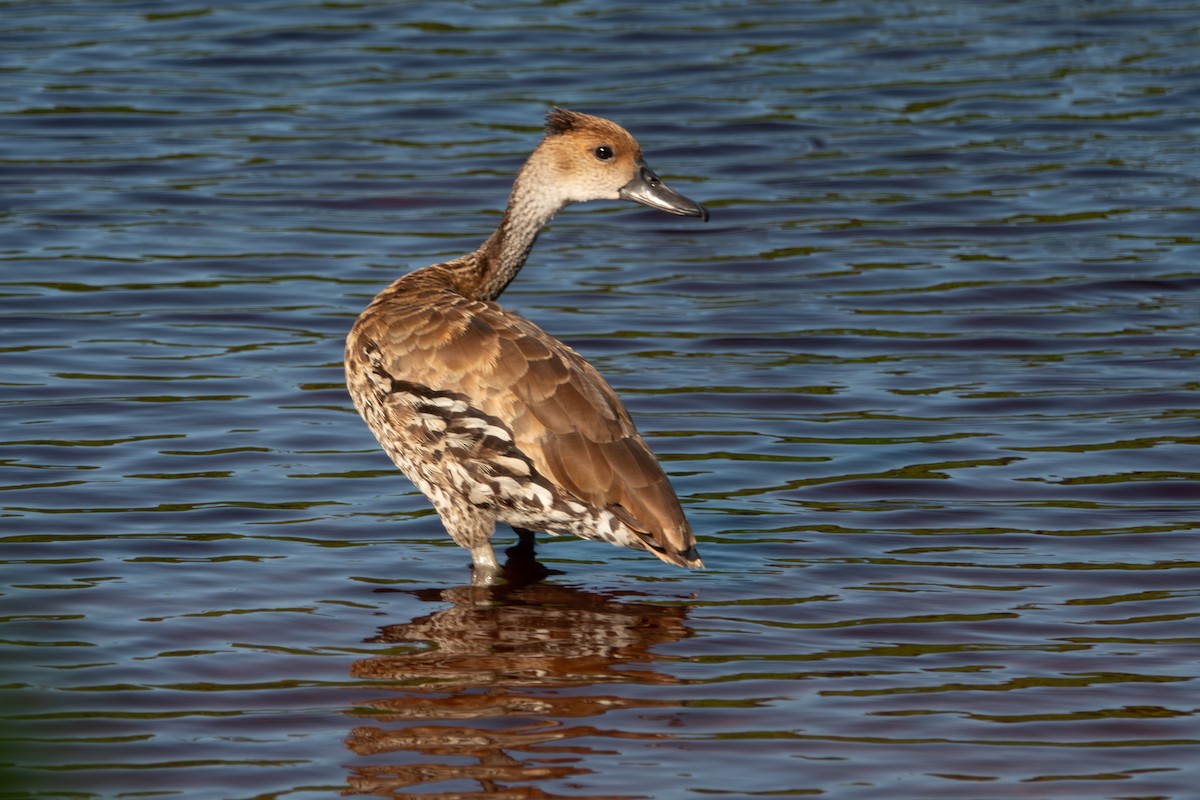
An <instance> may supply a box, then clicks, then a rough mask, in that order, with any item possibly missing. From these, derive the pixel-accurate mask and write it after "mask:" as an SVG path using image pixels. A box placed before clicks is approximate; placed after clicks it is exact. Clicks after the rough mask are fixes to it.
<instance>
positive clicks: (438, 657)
mask: <svg viewBox="0 0 1200 800" xmlns="http://www.w3.org/2000/svg"><path fill="white" fill-rule="evenodd" d="M413 594H415V596H416V597H418V598H419V599H421V600H423V601H426V602H439V603H445V602H448V603H451V606H450V608H446V609H443V610H440V611H435V612H434V613H432V614H429V615H426V616H423V617H419V618H417V619H414V620H413V621H412V622H408V623H405V624H401V625H389V626H386V627H384V628H382V629H381V630H380V633H379V635H378V636H377V637H375V638H373V639H372V640H371V641H373V642H397V643H399V642H423V643H429V644H430V645H432V648H431V649H428V650H422V651H418V652H410V653H404V654H400V655H387V656H379V657H374V658H367V659H363V660H361V661H358V662H355V663H354V665H353V666H352V668H351V672H352V675H353V676H354V677H356V678H363V679H370V680H380V681H389V682H394V683H396V684H400V685H402V690H401V691H399V692H398V693H397V694H395V695H392V696H389V697H385V698H380V699H378V700H373V701H370V702H369V703H367V704H366V706H365V708H363V710H362V711H361V712H360V713H361V714H363V715H365V716H369V717H372V718H373V719H374V720H375V722H376V724H374V725H364V726H361V727H357V728H355V729H354V730H353V731H351V733H350V737H349V739H348V740H347V745H348V747H349V748H350V749H351V750H352V751H353V752H355V753H356V754H358V755H360V756H380V755H381V754H388V755H387V758H386V759H379V760H380V761H386V763H372V764H365V765H363V764H360V765H356V766H355V767H353V774H352V776H351V778H350V787H351V789H350V791H349V793H367V794H377V795H383V796H407V795H404V794H403V793H404V791H405V790H406V789H407V788H409V787H414V786H417V785H429V784H436V783H439V782H442V781H455V782H456V784H458V783H462V782H466V781H470V782H475V783H477V784H478V790H479V792H480V793H486V795H487V796H488V797H522V798H524V797H550V796H553V795H549V794H546V793H545V792H544V791H542V790H541V789H534V788H533V787H527V788H515V789H506V788H504V787H503V786H502V785H500V784H507V783H520V782H526V781H541V780H546V779H555V778H559V779H561V778H566V777H569V776H572V775H580V774H586V773H588V772H590V771H591V770H589V769H584V768H581V767H579V766H577V765H578V763H579V762H580V761H582V760H583V758H585V757H586V756H588V755H590V754H593V753H595V752H596V751H595V749H594V748H593V747H592V746H591V745H589V744H586V743H584V742H581V741H578V740H581V739H584V738H588V737H597V736H599V737H602V738H604V739H629V738H638V739H648V738H649V739H661V738H667V735H666V734H663V733H632V732H620V731H613V730H601V729H599V728H597V727H595V726H593V725H588V724H582V723H575V722H571V720H582V719H584V718H587V717H596V716H599V715H602V714H604V713H606V712H608V711H612V710H614V709H618V708H630V707H645V708H653V707H661V706H665V705H674V703H673V702H671V703H668V702H664V701H661V700H654V699H632V698H629V697H620V696H616V695H614V694H609V693H605V692H604V691H603V688H604V687H605V686H606V685H610V684H614V683H636V684H639V685H655V684H670V683H676V682H677V681H676V680H675V679H673V678H671V677H669V676H666V675H663V674H660V673H658V672H655V671H654V670H652V669H648V668H646V667H645V666H639V665H644V664H648V663H650V662H651V661H652V657H651V656H650V655H649V650H650V648H652V647H654V646H655V645H659V644H663V643H667V642H674V641H678V640H679V639H682V638H684V637H685V636H688V635H689V631H688V628H687V627H686V626H685V625H684V622H683V620H684V616H685V614H686V609H685V608H682V607H677V606H662V605H651V604H648V603H634V602H625V601H622V600H618V599H614V598H612V597H607V596H604V595H600V594H595V593H591V592H586V591H582V590H580V589H576V588H572V587H569V586H556V585H550V584H543V583H521V582H514V583H508V584H504V585H500V586H463V587H459V588H454V589H446V590H432V589H431V590H420V591H417V592H414V593H413ZM656 658H661V656H658V657H656ZM573 740H576V741H574V742H573V743H572V741H573ZM454 788H455V789H457V790H448V791H449V793H448V794H445V795H442V794H424V793H423V794H422V795H421V796H422V797H443V796H444V797H450V796H453V797H470V796H475V794H474V792H468V793H465V794H464V793H463V791H462V789H461V787H460V786H457V785H456V786H455V787H454ZM498 792H499V794H497V793H498ZM572 796H574V797H578V796H579V795H572Z"/></svg>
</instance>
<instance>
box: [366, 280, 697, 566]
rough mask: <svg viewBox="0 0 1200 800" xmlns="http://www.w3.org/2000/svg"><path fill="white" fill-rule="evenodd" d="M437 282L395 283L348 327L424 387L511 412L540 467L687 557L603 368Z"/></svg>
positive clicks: (688, 544)
mask: <svg viewBox="0 0 1200 800" xmlns="http://www.w3.org/2000/svg"><path fill="white" fill-rule="evenodd" d="M422 294H424V296H421V295H422ZM436 294H437V295H438V296H437V297H436V298H435V297H430V296H429V294H428V293H421V292H415V293H414V292H412V291H411V290H408V291H405V292H404V293H403V294H402V295H401V294H400V293H397V294H396V295H393V296H392V298H390V299H391V302H386V301H385V302H379V303H377V304H376V306H375V309H374V313H368V314H364V315H363V317H362V318H361V319H360V321H359V324H358V327H357V328H356V330H355V333H353V334H352V336H359V337H366V338H369V339H372V340H374V341H376V342H377V343H378V344H379V345H381V347H380V351H381V352H382V353H385V354H387V358H388V362H387V363H386V364H384V365H383V366H384V368H385V369H387V371H388V372H389V373H390V374H392V375H393V376H395V377H397V378H400V379H402V380H406V381H411V382H413V383H417V384H421V385H424V386H428V387H430V388H431V389H442V388H453V390H454V391H456V392H461V393H462V394H465V395H466V396H468V397H469V398H470V400H471V404H472V405H474V406H476V407H477V408H479V409H480V410H481V411H483V412H484V413H486V414H488V415H490V416H493V417H495V418H498V419H501V420H505V421H507V422H508V423H509V424H510V426H511V428H512V433H513V438H514V441H515V443H516V445H517V447H518V448H519V449H520V450H521V451H522V452H523V453H525V454H526V456H527V457H529V459H530V460H531V461H532V462H533V464H534V466H535V467H536V468H537V470H538V471H539V472H540V473H542V474H543V475H544V476H546V477H547V478H549V479H550V480H551V481H552V482H554V483H555V484H557V485H559V486H561V487H562V488H564V489H566V490H567V491H568V492H570V493H571V494H573V495H575V497H577V498H579V499H580V500H583V501H585V502H587V503H589V504H590V505H592V506H593V507H596V508H605V509H609V510H610V511H612V512H613V513H614V514H616V515H617V516H618V517H619V518H621V519H622V520H623V521H625V522H626V524H628V525H629V526H630V527H631V528H633V529H635V530H637V531H639V532H641V533H642V534H645V538H647V539H648V541H649V543H650V544H651V545H653V546H654V549H656V550H657V549H660V548H661V549H663V550H665V551H666V554H668V555H676V554H683V553H688V555H687V556H686V557H685V558H684V559H683V560H679V559H678V556H677V555H676V558H675V559H667V560H672V561H673V562H674V563H684V561H687V562H690V563H691V565H695V563H697V562H698V559H695V554H694V550H693V549H692V548H693V547H694V538H693V536H692V532H691V528H690V527H689V525H688V523H687V521H686V519H685V518H684V516H683V511H682V509H681V508H680V506H679V500H678V499H677V498H676V496H675V492H674V490H673V489H672V488H671V485H670V483H669V481H668V480H667V477H666V475H665V474H664V473H663V470H662V468H661V467H660V466H659V464H658V461H657V460H655V458H654V455H653V454H652V453H651V452H650V448H649V447H648V446H647V445H646V443H645V441H644V440H643V439H642V437H641V436H640V435H639V434H638V432H637V430H636V428H635V427H634V425H633V422H632V420H631V419H630V418H629V414H628V412H626V410H625V408H624V407H623V406H622V405H621V401H620V400H619V399H618V397H617V395H616V393H615V392H614V391H613V390H612V388H611V387H610V386H609V385H608V383H607V382H605V380H604V379H603V378H602V377H601V376H600V373H598V372H597V371H596V369H595V368H594V367H592V365H591V364H589V363H587V362H586V361H585V360H584V359H583V358H582V357H581V356H580V355H579V354H578V353H576V352H575V351H574V350H572V349H571V348H569V347H567V346H566V345H565V344H563V343H562V342H559V341H558V340H556V339H554V338H553V337H551V336H550V335H549V334H547V333H546V332H545V331H543V330H542V329H541V328H539V327H537V326H536V325H534V324H533V323H532V322H530V321H528V320H526V319H525V318H523V317H520V316H518V315H516V314H511V313H508V312H506V311H504V310H503V309H501V308H500V307H499V306H497V305H496V304H495V303H490V302H485V301H477V300H468V299H466V298H464V297H462V296H461V295H458V294H456V293H453V292H440V291H438V292H436ZM398 296H403V297H404V298H405V299H404V301H403V302H397V300H398ZM380 300H385V298H384V297H383V296H381V298H380Z"/></svg>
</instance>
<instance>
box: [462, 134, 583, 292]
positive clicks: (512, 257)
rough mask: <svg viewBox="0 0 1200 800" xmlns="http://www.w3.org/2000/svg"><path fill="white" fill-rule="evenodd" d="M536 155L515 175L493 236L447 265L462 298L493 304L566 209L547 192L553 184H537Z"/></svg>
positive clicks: (539, 168)
mask: <svg viewBox="0 0 1200 800" xmlns="http://www.w3.org/2000/svg"><path fill="white" fill-rule="evenodd" d="M536 155H537V153H536V152H535V154H534V156H533V157H531V158H530V160H529V161H528V162H526V164H525V166H524V167H523V168H522V169H521V172H520V173H519V174H518V175H517V179H516V181H515V182H514V183H513V189H512V194H510V195H509V198H508V206H507V207H506V208H505V209H504V216H503V218H501V220H500V224H499V225H498V226H497V227H496V230H495V231H494V232H493V233H492V235H491V236H489V237H488V239H487V241H485V242H484V243H483V244H481V245H480V246H479V249H477V250H476V251H475V252H473V253H469V254H468V255H465V256H463V257H462V258H459V259H455V260H454V261H451V262H450V263H449V264H447V266H448V267H449V269H450V272H451V274H452V275H453V279H454V283H455V286H456V287H457V288H458V290H459V291H460V292H461V293H462V294H463V295H464V296H466V297H469V298H471V299H473V300H495V299H496V298H497V297H498V296H499V295H500V293H501V292H503V291H504V288H505V287H506V286H508V284H509V283H510V282H511V281H512V279H513V278H515V277H516V276H517V273H518V272H519V271H520V270H521V267H522V266H523V265H524V264H525V259H526V258H528V257H529V251H530V250H532V249H533V243H534V242H535V241H537V237H538V234H539V233H540V232H541V230H542V228H544V227H545V226H546V224H547V223H548V222H550V220H551V219H553V218H554V215H555V214H556V213H557V212H558V211H559V209H561V208H562V207H563V206H564V205H565V202H564V201H563V200H562V199H560V198H558V197H556V196H555V193H554V192H553V191H547V189H548V188H550V189H552V184H549V185H548V184H547V182H546V181H543V180H539V178H540V177H542V176H543V172H544V171H543V170H542V169H541V166H542V165H541V164H540V161H539V159H537V158H536Z"/></svg>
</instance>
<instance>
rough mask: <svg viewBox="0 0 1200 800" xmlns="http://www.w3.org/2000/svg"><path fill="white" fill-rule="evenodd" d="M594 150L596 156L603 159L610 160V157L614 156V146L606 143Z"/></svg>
mask: <svg viewBox="0 0 1200 800" xmlns="http://www.w3.org/2000/svg"><path fill="white" fill-rule="evenodd" d="M592 152H593V153H594V154H595V155H596V158H598V159H600V160H601V161H608V160H609V159H610V158H612V157H613V150H612V148H611V147H609V146H608V145H606V144H602V145H600V146H599V147H597V148H596V149H595V150H593V151H592Z"/></svg>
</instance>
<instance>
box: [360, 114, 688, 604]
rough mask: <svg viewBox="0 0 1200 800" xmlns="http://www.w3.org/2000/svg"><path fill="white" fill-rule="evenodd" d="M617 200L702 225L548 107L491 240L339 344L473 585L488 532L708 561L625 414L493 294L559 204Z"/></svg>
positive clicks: (388, 448)
mask: <svg viewBox="0 0 1200 800" xmlns="http://www.w3.org/2000/svg"><path fill="white" fill-rule="evenodd" d="M591 200H626V201H631V202H634V203H639V204H642V205H645V206H648V207H650V208H654V209H657V210H660V211H664V212H667V213H670V214H676V215H680V216H687V217H699V218H700V219H701V220H703V221H707V220H708V217H709V214H708V210H707V209H706V208H705V207H704V206H703V205H701V204H699V203H697V202H695V201H693V200H690V199H688V198H686V197H684V196H683V195H681V194H679V193H677V192H675V191H674V190H673V189H671V188H669V187H668V186H667V185H666V184H665V183H664V182H663V181H662V180H661V179H660V178H659V177H658V175H656V174H655V173H654V172H653V171H652V170H651V169H650V168H649V167H648V166H647V165H646V162H645V160H644V158H643V155H642V150H641V147H640V146H639V145H638V143H637V141H636V140H635V139H634V138H633V136H632V135H631V134H630V133H629V132H628V131H627V130H625V129H624V128H622V127H621V126H620V125H618V124H616V123H614V122H611V121H609V120H607V119H604V118H601V117H597V116H592V115H590V114H584V113H581V112H577V111H570V110H567V109H564V108H557V107H556V108H553V109H552V110H551V111H550V112H549V113H548V114H547V115H546V124H545V130H544V134H543V136H542V138H541V140H540V141H539V143H538V144H537V146H536V147H535V148H534V150H533V152H532V153H531V154H530V155H529V157H528V159H527V160H526V161H525V163H524V165H523V166H522V167H521V168H520V170H519V171H518V173H517V176H516V179H515V181H514V182H513V186H512V190H511V193H510V194H509V198H508V203H507V205H506V207H505V210H504V213H503V216H502V217H501V219H500V222H499V224H498V225H497V227H496V229H495V231H493V232H492V234H491V235H490V236H489V237H488V238H487V239H486V240H485V241H484V242H483V243H482V244H481V245H480V246H479V247H478V248H477V249H476V250H475V251H473V252H471V253H467V254H466V255H463V256H459V257H458V258H454V259H452V260H449V261H443V262H440V263H436V264H432V265H429V266H426V267H421V268H419V269H416V270H414V271H412V272H409V273H408V274H406V275H404V276H402V277H400V278H398V279H397V280H395V281H394V282H392V283H391V284H390V285H389V286H387V287H386V288H384V289H383V290H382V291H381V292H379V294H377V295H376V296H375V297H374V299H373V300H371V302H370V303H369V304H368V305H367V307H366V308H365V309H364V310H363V312H362V313H361V314H360V315H359V316H358V318H357V319H356V320H355V322H354V324H353V326H352V327H351V329H350V332H349V334H348V336H347V337H346V350H345V360H344V364H345V373H346V385H347V389H348V390H349V393H350V397H351V399H352V400H353V403H354V407H355V409H356V410H357V411H358V413H359V414H360V415H361V416H362V418H363V420H364V421H365V422H366V424H367V427H368V428H369V429H370V430H371V432H372V433H373V434H374V435H375V438H376V439H377V440H378V442H379V444H380V446H381V447H382V448H383V450H384V452H385V453H386V454H387V455H388V456H389V457H390V458H391V460H392V462H393V463H394V464H395V465H396V466H397V467H398V468H399V469H400V471H401V472H402V473H404V475H405V476H407V478H408V479H409V480H410V481H411V482H412V483H413V484H414V485H415V486H416V487H417V488H418V489H419V490H420V491H421V492H422V493H423V494H424V495H425V497H426V498H428V500H429V502H430V503H431V504H432V505H433V507H434V509H435V510H436V511H437V514H438V516H439V517H440V518H441V522H442V525H443V526H444V527H445V529H446V532H447V533H449V535H450V538H451V539H453V540H454V542H455V543H457V544H458V545H460V546H462V547H463V548H465V549H466V550H468V551H469V552H470V557H471V566H472V574H473V576H474V577H473V582H474V583H485V584H486V583H492V582H494V581H495V580H496V579H497V578H498V576H501V575H502V574H503V570H502V568H501V567H500V565H499V563H498V562H497V560H496V555H495V552H494V550H493V547H492V536H493V534H494V532H495V530H496V525H497V523H505V524H507V525H509V526H511V527H512V528H513V529H514V530H515V531H516V532H517V534H518V536H519V537H520V538H521V539H522V541H524V540H525V538H526V537H532V536H533V532H541V533H546V534H551V535H555V536H562V535H574V536H577V537H580V538H583V539H590V540H596V541H605V542H609V543H611V544H614V545H619V546H624V547H629V548H633V549H636V550H643V551H647V552H649V553H651V554H653V555H654V556H657V557H658V558H659V559H661V560H662V561H664V562H666V563H668V564H672V565H676V566H680V567H688V568H692V569H701V568H703V566H704V564H703V561H702V560H701V558H700V555H699V553H698V552H697V549H696V538H695V535H694V533H693V531H692V528H691V526H690V525H689V523H688V521H687V519H686V517H685V516H684V513H683V509H682V507H681V506H680V502H679V498H678V496H677V495H676V493H675V491H674V489H673V488H672V486H671V483H670V481H669V480H668V478H667V476H666V474H665V473H664V472H663V469H662V467H661V465H660V464H659V462H658V460H657V459H656V458H655V456H654V454H653V453H652V452H651V450H650V447H649V446H648V445H647V444H646V441H645V440H644V439H643V438H642V436H641V435H640V434H639V433H638V431H637V428H636V427H635V425H634V423H633V420H632V419H631V417H630V415H629V412H628V411H627V410H626V409H625V406H624V405H623V404H622V403H621V400H620V398H619V397H618V396H617V394H616V392H615V391H613V389H612V387H611V386H609V384H608V382H607V381H605V380H604V378H603V377H601V375H600V373H599V372H598V371H597V370H596V368H595V367H593V366H592V365H591V364H589V363H588V362H587V361H586V360H584V358H583V357H582V356H581V355H579V353H577V352H576V351H575V350H573V349H572V348H571V347H569V346H567V345H566V344H564V343H563V342H561V341H559V340H558V339H556V338H555V337H553V336H551V335H550V334H549V333H547V332H546V331H544V330H542V329H541V328H540V327H538V326H537V325H536V324H535V323H533V322H531V321H530V320H528V319H526V318H525V317H523V316H521V315H519V314H516V313H514V312H512V311H508V310H506V309H504V308H502V307H501V306H500V305H499V304H498V303H497V302H496V298H497V297H498V296H499V295H500V293H501V292H503V291H504V289H505V288H506V287H507V286H508V285H509V283H510V282H511V281H512V280H513V279H514V278H515V277H516V275H517V273H518V272H519V271H520V270H521V267H522V266H524V264H525V261H526V259H527V258H528V256H529V254H530V251H531V250H532V248H533V245H534V242H535V241H536V239H537V238H538V234H539V233H540V232H541V231H542V229H543V228H544V227H545V226H546V225H547V224H548V223H549V222H550V221H551V219H553V217H554V216H555V214H557V213H558V212H559V211H561V210H562V209H563V208H564V207H566V206H567V205H570V204H572V203H581V202H586V201H591Z"/></svg>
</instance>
